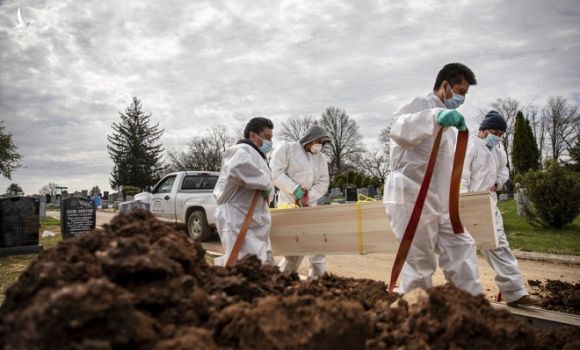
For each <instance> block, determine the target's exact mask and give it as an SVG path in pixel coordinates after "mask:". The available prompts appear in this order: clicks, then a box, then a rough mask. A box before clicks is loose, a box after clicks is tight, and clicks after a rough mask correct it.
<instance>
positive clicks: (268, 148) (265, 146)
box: [258, 136, 274, 154]
mask: <svg viewBox="0 0 580 350" xmlns="http://www.w3.org/2000/svg"><path fill="white" fill-rule="evenodd" d="M258 137H260V136H258ZM260 140H262V146H260V147H259V149H260V152H262V153H264V154H268V153H270V152H272V147H273V146H274V144H273V143H272V141H270V140H264V139H263V138H261V137H260Z"/></svg>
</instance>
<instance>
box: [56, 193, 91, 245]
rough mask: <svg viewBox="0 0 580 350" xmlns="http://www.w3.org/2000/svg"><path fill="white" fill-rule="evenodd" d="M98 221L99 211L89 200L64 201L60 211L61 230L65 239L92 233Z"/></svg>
mask: <svg viewBox="0 0 580 350" xmlns="http://www.w3.org/2000/svg"><path fill="white" fill-rule="evenodd" d="M96 221H97V210H96V209H95V208H94V207H93V206H92V205H91V203H90V202H89V201H88V200H87V199H85V198H80V197H70V198H67V199H65V200H63V202H62V205H61V210H60V229H61V232H62V238H63V239H68V238H72V237H75V236H79V235H84V234H86V233H88V232H90V231H91V230H92V229H94V228H95V226H96Z"/></svg>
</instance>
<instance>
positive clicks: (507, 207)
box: [499, 199, 580, 256]
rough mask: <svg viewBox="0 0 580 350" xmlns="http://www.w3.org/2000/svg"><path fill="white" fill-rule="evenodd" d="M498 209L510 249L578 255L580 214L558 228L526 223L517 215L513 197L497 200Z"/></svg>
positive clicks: (579, 254) (579, 246) (579, 248)
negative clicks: (569, 222) (572, 220)
mask: <svg viewBox="0 0 580 350" xmlns="http://www.w3.org/2000/svg"><path fill="white" fill-rule="evenodd" d="M499 209H500V211H501V214H502V216H503V221H504V228H505V231H506V234H507V239H508V241H509V243H510V246H511V248H512V249H515V250H522V251H526V252H539V253H548V254H562V255H577V256H580V216H578V217H576V219H575V220H574V222H572V223H571V224H568V225H566V226H564V227H562V228H561V229H559V230H558V229H556V228H553V227H536V226H532V225H530V224H528V223H527V222H526V221H525V220H524V219H523V218H521V217H519V216H518V214H517V206H516V202H515V201H514V200H513V199H510V200H508V201H502V202H499Z"/></svg>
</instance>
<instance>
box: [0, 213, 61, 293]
mask: <svg viewBox="0 0 580 350" xmlns="http://www.w3.org/2000/svg"><path fill="white" fill-rule="evenodd" d="M45 230H46V231H52V232H54V233H56V235H55V236H54V237H45V238H42V237H41V238H40V244H41V245H42V246H43V248H44V249H48V248H50V247H52V246H54V245H56V244H57V243H58V242H59V241H60V240H61V237H60V220H58V219H55V218H53V217H46V218H42V219H40V230H39V234H40V235H42V232H44V231H45ZM36 256H37V255H36V254H25V255H13V256H6V257H0V304H2V303H3V302H4V295H5V293H6V290H7V289H8V288H9V287H10V286H11V285H12V284H14V282H16V280H18V276H20V274H21V273H22V272H23V271H24V270H26V268H27V267H28V265H29V264H30V263H31V262H32V261H33V260H34V259H36Z"/></svg>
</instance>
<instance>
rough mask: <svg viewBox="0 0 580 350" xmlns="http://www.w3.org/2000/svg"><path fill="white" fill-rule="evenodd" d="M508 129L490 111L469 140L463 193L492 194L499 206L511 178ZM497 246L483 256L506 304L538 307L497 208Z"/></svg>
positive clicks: (496, 113) (462, 186)
mask: <svg viewBox="0 0 580 350" xmlns="http://www.w3.org/2000/svg"><path fill="white" fill-rule="evenodd" d="M506 129H507V124H506V122H505V119H504V118H503V116H502V115H500V114H499V113H498V112H496V111H490V112H489V113H487V114H486V115H485V118H484V119H483V120H482V121H481V124H480V125H479V132H478V133H477V134H476V135H471V136H470V137H469V144H468V148H467V153H466V156H465V162H464V163H463V174H462V176H461V192H479V191H492V192H493V193H494V197H495V200H496V204H497V193H496V191H501V190H502V188H503V186H504V184H505V182H506V181H507V180H508V179H509V170H508V168H507V155H506V152H505V151H504V149H503V148H502V146H501V140H502V139H501V137H502V136H503V134H504V133H505V131H506ZM495 220H496V225H497V227H496V230H497V237H498V243H499V245H498V247H497V248H496V249H483V250H482V253H483V255H484V256H485V258H486V259H487V262H488V263H489V265H491V267H492V268H493V270H494V271H495V282H496V283H497V285H498V287H499V290H500V291H501V294H502V296H503V298H504V299H505V300H506V302H507V304H508V305H510V306H515V305H538V304H540V299H538V298H537V297H534V296H530V295H529V293H528V290H527V289H526V287H525V286H524V279H523V276H522V274H521V272H520V269H519V267H518V261H517V260H516V258H515V257H514V255H513V254H512V251H511V249H510V246H509V243H508V241H507V238H506V235H505V231H504V228H503V218H502V216H501V213H500V212H499V210H498V208H497V205H496V207H495Z"/></svg>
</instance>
